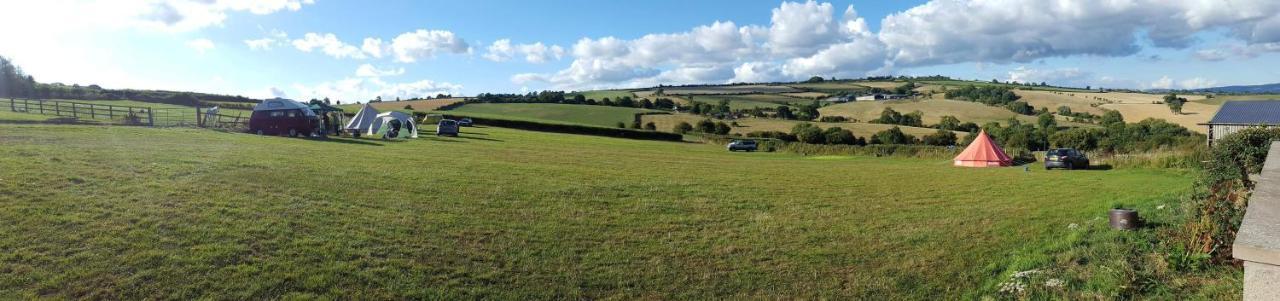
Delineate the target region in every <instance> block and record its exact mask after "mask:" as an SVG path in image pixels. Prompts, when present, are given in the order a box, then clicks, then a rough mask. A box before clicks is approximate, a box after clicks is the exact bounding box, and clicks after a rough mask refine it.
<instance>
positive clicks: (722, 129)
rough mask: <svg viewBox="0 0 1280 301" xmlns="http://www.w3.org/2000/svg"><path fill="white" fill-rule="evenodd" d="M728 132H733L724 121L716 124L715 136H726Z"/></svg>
mask: <svg viewBox="0 0 1280 301" xmlns="http://www.w3.org/2000/svg"><path fill="white" fill-rule="evenodd" d="M730 131H733V128H732V127H729V124H728V123H724V121H717V122H716V128H715V133H716V135H728V134H729V132H730Z"/></svg>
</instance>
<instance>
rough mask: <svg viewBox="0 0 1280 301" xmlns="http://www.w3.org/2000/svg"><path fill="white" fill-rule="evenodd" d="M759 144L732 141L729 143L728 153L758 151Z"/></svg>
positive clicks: (749, 141)
mask: <svg viewBox="0 0 1280 301" xmlns="http://www.w3.org/2000/svg"><path fill="white" fill-rule="evenodd" d="M759 148H760V146H759V144H757V143H756V141H755V140H733V142H729V151H731V152H733V151H748V152H754V151H756V150H757V149H759Z"/></svg>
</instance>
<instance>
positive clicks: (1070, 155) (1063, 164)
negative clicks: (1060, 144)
mask: <svg viewBox="0 0 1280 301" xmlns="http://www.w3.org/2000/svg"><path fill="white" fill-rule="evenodd" d="M1053 168H1066V169H1077V168H1083V169H1087V168H1089V157H1087V156H1085V155H1084V152H1081V151H1078V150H1076V149H1074V148H1055V149H1051V150H1049V151H1048V152H1045V154H1044V169H1053Z"/></svg>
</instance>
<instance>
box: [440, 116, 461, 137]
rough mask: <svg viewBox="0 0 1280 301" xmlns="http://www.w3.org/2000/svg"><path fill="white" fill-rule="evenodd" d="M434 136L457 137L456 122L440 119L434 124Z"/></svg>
mask: <svg viewBox="0 0 1280 301" xmlns="http://www.w3.org/2000/svg"><path fill="white" fill-rule="evenodd" d="M436 136H453V137H458V122H457V121H453V120H450V119H445V120H441V121H440V123H439V124H436Z"/></svg>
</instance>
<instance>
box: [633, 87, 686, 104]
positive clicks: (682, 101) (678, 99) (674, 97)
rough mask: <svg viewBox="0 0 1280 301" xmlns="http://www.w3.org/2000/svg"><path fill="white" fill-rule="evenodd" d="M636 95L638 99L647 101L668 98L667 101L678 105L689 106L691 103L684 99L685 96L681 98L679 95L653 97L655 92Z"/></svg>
mask: <svg viewBox="0 0 1280 301" xmlns="http://www.w3.org/2000/svg"><path fill="white" fill-rule="evenodd" d="M634 94H635V95H636V97H638V98H647V99H649V100H655V99H658V98H666V99H670V100H671V101H674V102H676V103H678V104H688V103H689V100H688V99H685V98H684V96H679V95H663V96H654V95H653V90H644V91H636V92H635V93H634Z"/></svg>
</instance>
